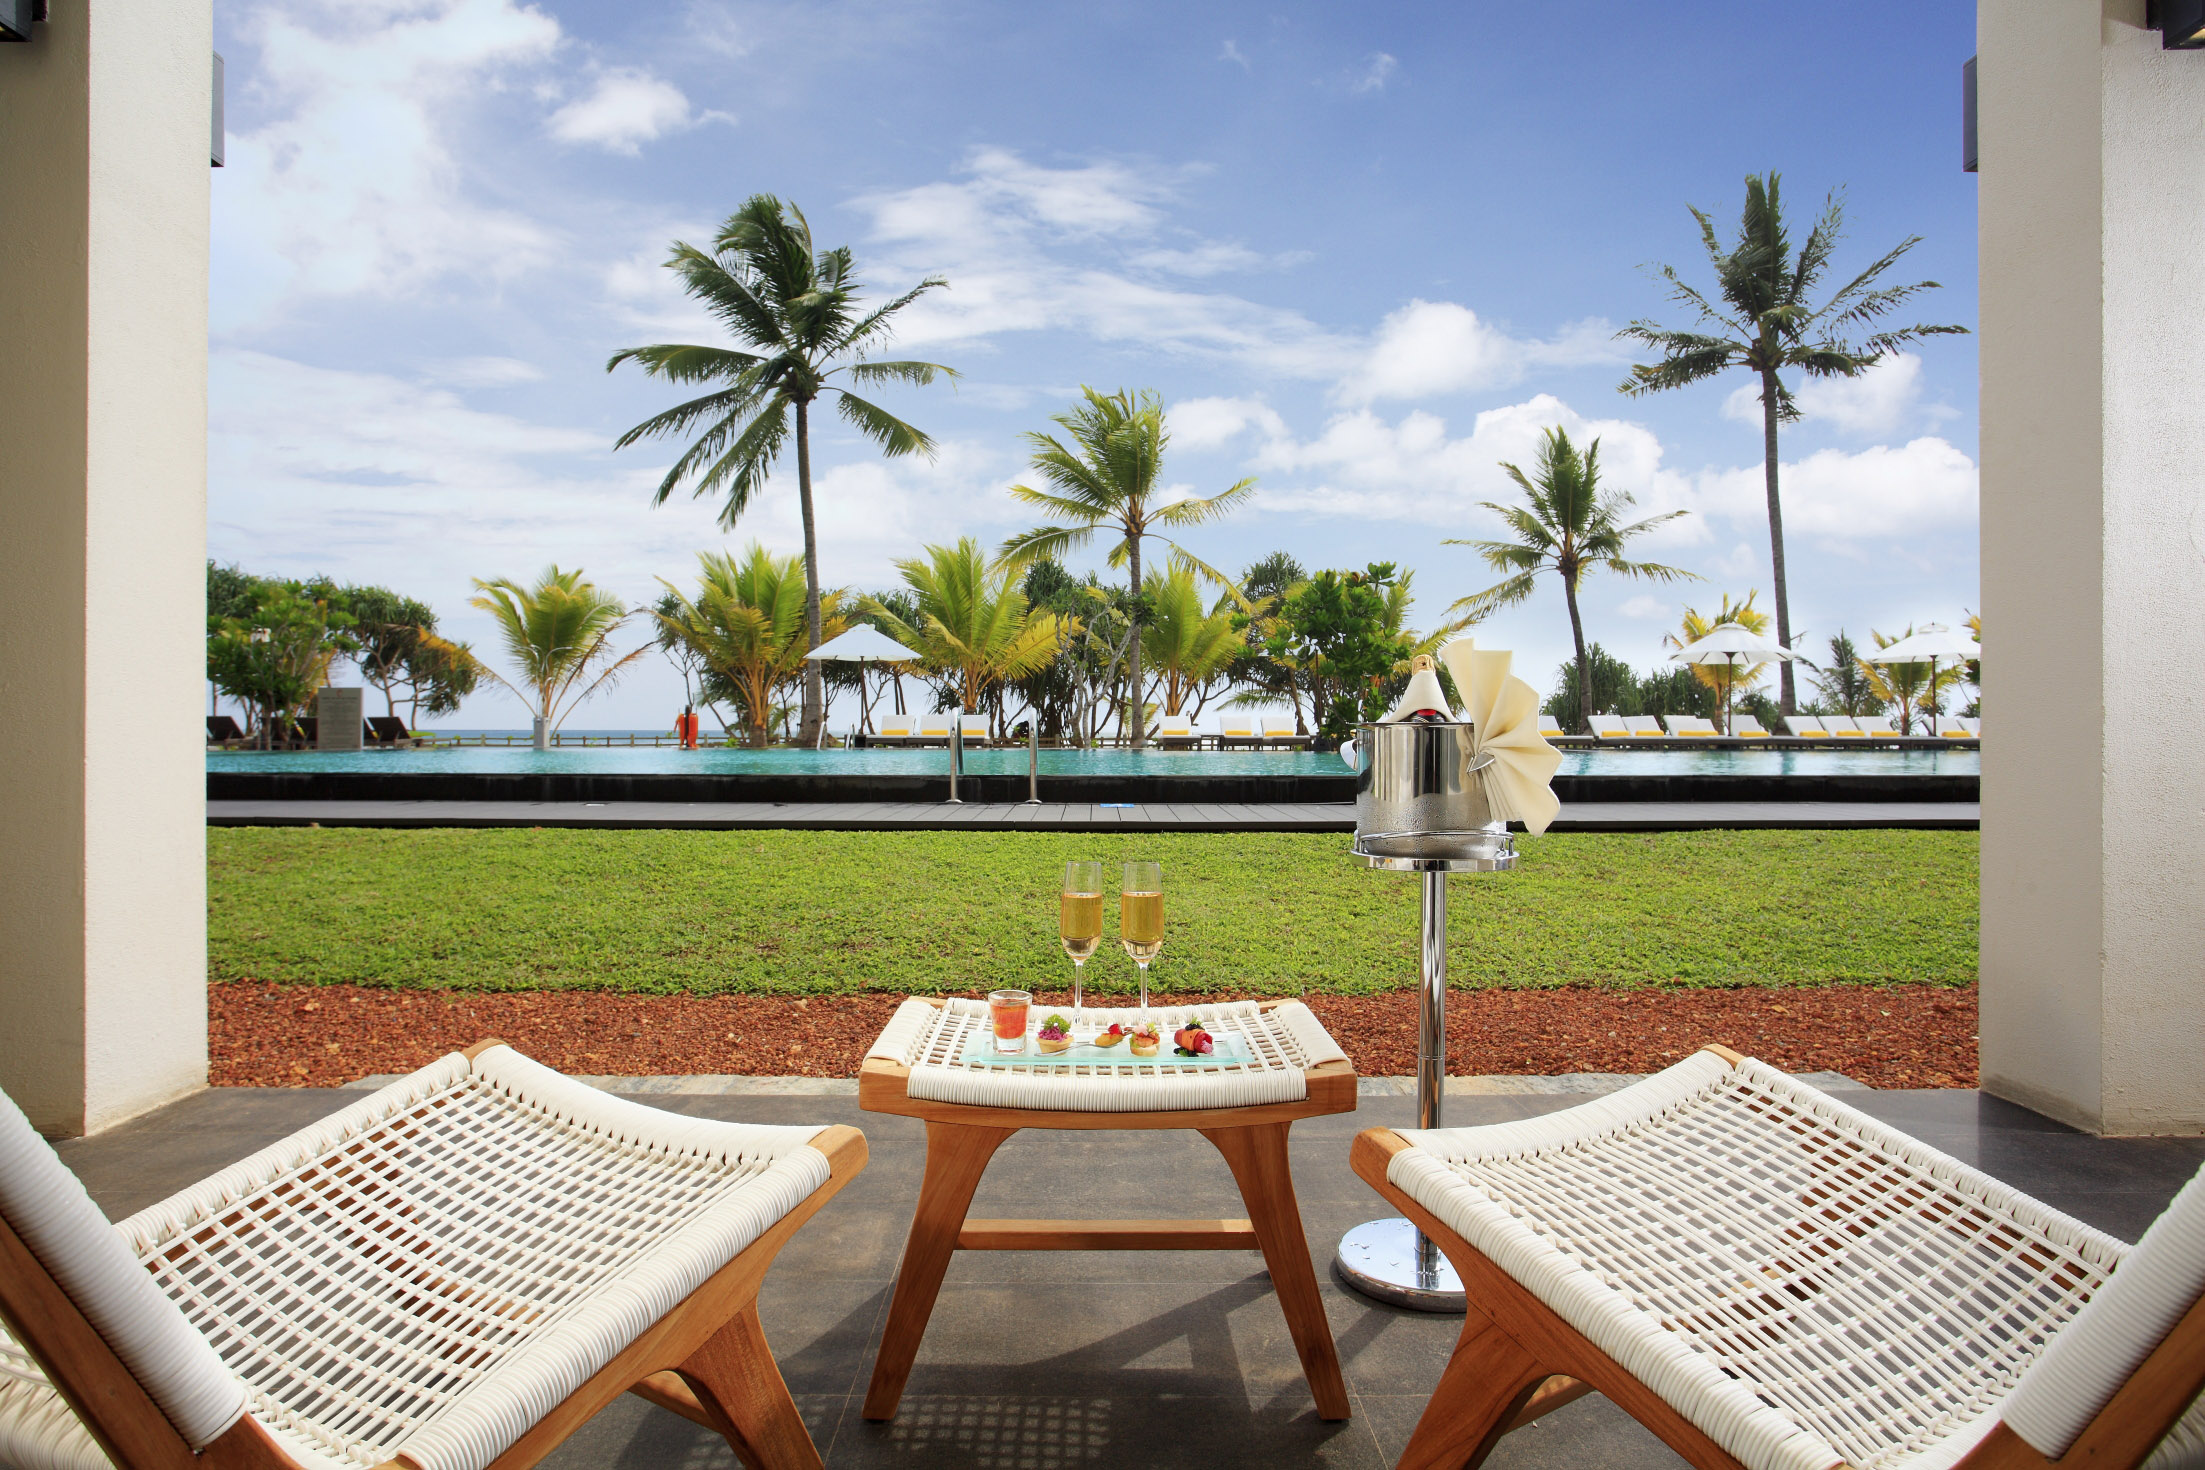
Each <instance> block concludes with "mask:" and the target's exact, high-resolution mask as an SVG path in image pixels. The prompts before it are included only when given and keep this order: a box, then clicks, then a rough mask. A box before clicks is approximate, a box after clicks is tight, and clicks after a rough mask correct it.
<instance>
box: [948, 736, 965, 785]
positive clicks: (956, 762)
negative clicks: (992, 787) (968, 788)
mask: <svg viewBox="0 0 2205 1470" xmlns="http://www.w3.org/2000/svg"><path fill="white" fill-rule="evenodd" d="M964 774H965V722H964V721H963V720H962V719H959V720H957V721H955V722H954V723H952V724H951V725H950V727H949V799H950V800H951V801H952V802H954V803H956V804H957V805H958V806H963V805H964V804H965V799H964V798H963V797H962V796H959V795H958V794H957V781H958V778H959V777H961V776H963V775H964Z"/></svg>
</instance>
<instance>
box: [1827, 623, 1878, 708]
mask: <svg viewBox="0 0 2205 1470" xmlns="http://www.w3.org/2000/svg"><path fill="white" fill-rule="evenodd" d="M1867 668H1868V665H1866V664H1864V663H1862V662H1861V661H1860V650H1859V649H1857V648H1855V647H1854V646H1853V640H1852V639H1850V638H1848V637H1846V636H1845V632H1844V630H1843V629H1840V630H1839V631H1838V634H1837V636H1836V637H1834V638H1832V639H1831V640H1830V661H1829V663H1828V664H1826V665H1824V666H1823V667H1822V668H1821V669H1819V670H1817V671H1816V673H1815V677H1814V686H1815V702H1816V703H1818V704H1820V705H1821V706H1822V710H1821V711H1820V712H1821V713H1823V714H1826V715H1844V716H1845V717H1846V718H1848V719H1854V720H1857V719H1859V718H1860V717H1861V716H1862V715H1880V714H1882V713H1883V706H1884V702H1883V699H1882V697H1881V696H1880V695H1878V694H1877V693H1876V691H1875V688H1874V687H1873V686H1872V685H1871V684H1870V683H1869V677H1868V674H1867V673H1866V670H1867Z"/></svg>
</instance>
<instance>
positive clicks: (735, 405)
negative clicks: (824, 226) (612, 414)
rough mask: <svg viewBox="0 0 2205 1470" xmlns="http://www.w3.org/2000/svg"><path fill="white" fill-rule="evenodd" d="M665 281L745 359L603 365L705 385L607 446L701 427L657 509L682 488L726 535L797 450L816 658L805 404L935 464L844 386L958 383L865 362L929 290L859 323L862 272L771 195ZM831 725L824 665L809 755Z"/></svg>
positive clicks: (814, 672)
mask: <svg viewBox="0 0 2205 1470" xmlns="http://www.w3.org/2000/svg"><path fill="white" fill-rule="evenodd" d="M666 265H667V268H668V269H670V270H672V271H673V272H674V273H675V274H676V275H678V276H680V277H681V284H682V289H683V290H684V291H686V292H688V293H689V294H690V295H691V296H693V297H695V298H696V299H697V300H698V301H700V302H702V303H703V304H704V306H705V309H706V310H708V311H710V312H711V313H712V315H713V316H714V317H715V318H717V319H718V320H719V322H720V323H721V324H722V325H723V326H725V327H726V328H727V330H728V332H729V334H730V335H732V336H733V337H734V338H735V340H736V341H737V342H739V343H741V344H743V346H744V347H746V348H748V349H751V350H748V351H740V350H737V349H734V348H728V347H690V346H682V345H680V344H676V343H661V344H659V345H657V346H653V347H628V348H623V349H622V350H621V351H619V352H616V353H614V354H613V355H612V359H611V361H609V362H607V363H606V364H605V371H606V372H608V373H609V372H611V371H612V370H613V369H614V368H617V367H619V366H620V365H621V364H622V363H623V362H629V361H634V362H637V363H640V364H641V365H642V367H643V370H644V372H646V373H648V374H649V375H650V376H652V377H654V378H663V379H665V380H666V381H667V382H670V383H678V384H682V385H685V386H687V385H692V384H709V385H711V389H710V391H709V392H706V393H704V394H703V395H702V396H700V397H697V398H692V399H690V400H689V401H688V402H687V403H682V404H678V405H676V406H675V407H673V408H670V409H668V410H666V412H664V413H662V414H659V415H657V416H655V417H653V418H648V419H645V420H644V421H643V422H642V423H640V424H637V425H636V426H635V427H634V428H632V429H630V430H629V431H628V432H627V433H625V434H622V435H621V436H620V437H619V438H618V439H617V440H615V441H614V443H613V447H614V448H615V449H625V448H627V447H628V446H629V445H631V444H634V443H636V442H637V441H639V440H643V439H655V438H661V437H669V436H674V435H683V434H688V433H690V432H692V431H695V430H697V429H699V428H700V427H701V429H702V432H701V433H699V434H698V435H697V438H696V440H695V442H694V443H692V444H691V445H690V446H689V447H688V448H687V449H686V450H684V451H682V454H681V457H680V458H679V459H676V460H675V461H674V465H673V468H671V469H669V470H668V471H667V472H666V477H665V478H664V479H662V480H660V481H659V485H658V493H657V495H656V496H655V497H654V498H653V500H652V502H651V503H652V504H654V505H663V504H665V503H666V498H667V497H668V496H669V495H672V494H673V493H674V491H675V490H676V489H678V488H680V486H681V485H683V484H684V483H688V484H689V485H690V487H691V490H692V492H693V493H694V494H696V495H698V496H707V495H724V496H725V499H724V500H722V502H721V504H720V524H721V525H723V526H726V527H728V528H729V529H733V528H734V525H735V522H736V520H737V519H738V518H740V517H741V515H742V513H743V512H744V511H745V510H746V509H748V508H749V506H750V502H751V498H752V497H753V496H755V495H756V494H757V493H758V491H759V489H760V488H762V487H763V486H764V485H765V483H766V479H767V476H768V475H769V474H771V472H772V470H773V465H774V462H775V461H776V460H777V459H779V458H780V455H781V451H782V450H783V449H784V448H786V447H788V445H789V442H790V440H791V439H792V438H793V439H794V441H795V446H796V495H797V501H798V505H799V507H800V509H801V510H802V512H803V520H804V617H805V623H806V627H807V629H808V631H809V634H810V637H811V646H810V647H808V648H806V649H805V650H804V651H805V652H806V653H809V652H811V650H812V648H817V647H818V646H819V645H820V643H821V642H822V641H824V636H825V635H824V634H823V632H822V629H821V614H820V602H819V598H820V593H819V537H818V534H817V531H816V528H815V526H814V523H813V515H812V447H811V410H812V404H813V403H814V402H816V401H817V400H818V399H819V398H820V396H821V395H822V394H832V395H834V403H835V412H836V413H838V414H840V415H841V416H842V418H843V421H844V422H845V423H848V424H849V425H850V426H851V427H852V428H854V429H856V430H857V431H858V432H859V433H860V434H862V435H864V436H865V437H866V438H867V439H870V440H872V441H873V443H874V444H875V445H876V446H877V447H878V448H879V449H880V452H881V453H883V454H885V455H887V456H889V457H890V458H895V457H897V456H899V455H905V454H925V455H928V456H931V455H932V454H933V453H934V441H933V440H932V439H930V438H928V437H927V436H926V435H925V434H924V433H921V432H920V431H919V430H918V429H915V428H913V427H912V426H911V425H909V424H907V423H905V422H904V421H903V420H902V419H899V418H897V417H896V416H895V415H894V414H892V413H890V412H889V411H888V410H887V409H885V408H882V407H881V406H880V405H879V404H877V403H874V402H872V401H871V400H869V399H865V398H860V397H858V396H857V395H856V394H855V393H852V392H851V391H850V390H849V389H848V388H847V387H845V386H843V385H842V384H838V383H835V382H832V381H831V379H833V378H835V377H836V376H838V375H839V376H841V377H842V379H843V383H856V384H860V385H886V384H891V383H912V384H917V385H919V386H921V387H924V386H925V385H927V384H929V383H932V382H933V381H934V380H935V379H936V378H937V377H949V378H954V377H956V376H957V374H956V373H955V372H954V371H953V370H951V369H949V368H946V367H943V366H942V365H941V364H940V363H936V362H881V361H877V360H874V359H872V358H870V357H869V356H868V354H869V353H872V352H874V351H877V350H878V349H879V348H880V347H881V346H883V345H884V344H885V342H886V341H887V338H888V336H889V333H890V330H891V328H892V325H893V322H894V318H895V315H896V313H897V312H899V311H902V310H903V309H904V308H905V307H907V306H909V305H910V304H911V303H912V302H914V301H916V300H918V298H919V297H920V296H921V295H923V294H925V293H926V292H928V291H931V290H933V289H934V288H935V287H937V286H947V285H948V284H949V283H948V282H947V281H944V280H943V279H941V278H940V277H939V276H929V277H927V279H925V280H923V281H921V282H919V284H918V285H916V286H914V287H912V288H911V289H910V290H908V291H906V292H904V293H903V294H902V295H900V296H897V297H895V298H894V299H892V300H890V301H887V302H885V303H883V304H882V305H879V306H876V307H874V308H872V309H871V310H870V311H865V310H862V309H861V307H860V303H859V299H858V289H859V285H858V280H857V275H856V271H857V265H856V262H855V260H854V259H853V258H852V256H851V254H850V252H849V250H848V248H847V247H842V246H838V247H836V248H835V249H833V250H816V251H815V250H814V249H813V247H812V230H811V226H810V225H809V224H807V223H806V222H805V219H804V214H803V211H802V210H800V209H798V208H797V207H796V206H795V205H793V204H786V203H784V202H782V201H781V200H779V199H776V198H774V197H773V196H772V195H771V194H755V195H753V196H751V199H750V201H749V202H748V203H746V204H745V205H744V206H743V207H742V208H741V209H738V210H737V211H735V213H733V214H731V215H729V216H728V218H727V223H725V224H724V225H722V226H721V227H720V233H719V237H718V239H716V240H715V241H714V242H713V246H712V250H711V251H710V253H707V252H705V251H702V250H699V249H697V248H696V247H694V246H691V245H686V244H683V243H682V242H680V241H678V240H677V241H676V242H674V250H673V254H672V255H671V256H669V257H668V258H667V261H666ZM824 717H825V704H824V701H823V699H822V697H821V683H820V676H819V666H818V665H817V664H808V665H806V667H805V673H804V716H803V727H802V729H801V730H800V731H799V732H798V739H799V740H800V741H802V742H803V743H806V744H809V743H810V742H811V740H812V738H813V736H814V735H815V734H816V733H817V732H818V728H819V722H820V720H821V719H822V718H824Z"/></svg>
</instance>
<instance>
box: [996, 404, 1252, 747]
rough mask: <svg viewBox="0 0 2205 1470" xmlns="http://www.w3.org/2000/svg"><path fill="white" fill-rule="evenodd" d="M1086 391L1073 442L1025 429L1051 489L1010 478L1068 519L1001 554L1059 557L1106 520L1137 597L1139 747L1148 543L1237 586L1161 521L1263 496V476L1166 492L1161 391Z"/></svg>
mask: <svg viewBox="0 0 2205 1470" xmlns="http://www.w3.org/2000/svg"><path fill="white" fill-rule="evenodd" d="M1080 391H1081V392H1082V393H1083V394H1085V395H1086V399H1087V401H1086V402H1085V403H1084V404H1082V405H1080V406H1079V407H1077V408H1074V409H1073V410H1072V411H1071V412H1070V413H1064V414H1059V415H1057V417H1056V419H1055V422H1056V424H1057V425H1058V426H1060V427H1061V428H1062V429H1063V430H1064V431H1065V433H1066V435H1067V436H1069V438H1070V440H1071V443H1069V444H1066V443H1065V442H1063V441H1062V440H1060V439H1058V438H1057V437H1056V435H1054V434H1050V433H1046V432H1041V431H1038V430H1037V431H1036V432H1034V433H1031V434H1028V435H1027V436H1026V442H1027V443H1029V444H1031V445H1032V446H1033V448H1034V461H1033V467H1034V469H1035V471H1036V472H1037V473H1038V474H1039V477H1040V478H1041V479H1042V480H1043V481H1044V482H1045V483H1046V484H1047V485H1048V486H1049V488H1048V489H1047V490H1037V489H1035V488H1034V487H1032V486H1030V485H1013V486H1011V494H1013V495H1015V496H1017V497H1018V498H1019V499H1020V500H1023V501H1025V502H1026V503H1027V504H1028V505H1037V506H1039V507H1041V509H1042V511H1043V512H1044V513H1046V514H1047V515H1048V517H1049V518H1050V519H1051V520H1053V521H1057V522H1059V523H1060V524H1058V525H1054V526H1040V527H1037V528H1035V529H1034V530H1031V531H1026V532H1023V533H1022V534H1020V535H1017V536H1013V537H1012V538H1011V539H1010V540H1008V541H1006V542H1004V543H1003V547H1002V551H1001V557H1002V560H1003V562H1004V564H1005V565H1007V566H1019V567H1023V566H1025V565H1027V564H1028V563H1030V562H1035V561H1040V560H1042V559H1044V558H1047V559H1048V560H1051V561H1061V560H1063V558H1064V554H1065V553H1066V552H1068V551H1071V550H1073V549H1075V548H1077V547H1081V546H1085V545H1087V543H1088V542H1090V541H1092V540H1093V539H1094V537H1095V533H1096V532H1097V531H1099V530H1102V529H1104V528H1106V527H1107V528H1108V529H1109V530H1110V532H1111V533H1112V534H1114V535H1116V536H1117V537H1118V538H1119V539H1118V542H1117V544H1116V545H1114V546H1112V547H1111V548H1110V565H1112V566H1114V567H1125V568H1126V569H1127V570H1126V588H1127V590H1128V591H1130V592H1131V593H1132V595H1133V598H1134V605H1133V618H1134V629H1135V634H1134V638H1133V642H1132V647H1131V650H1130V652H1129V654H1128V658H1129V661H1130V664H1131V667H1130V670H1129V673H1128V679H1127V687H1128V688H1130V689H1131V690H1133V691H1134V693H1133V698H1132V700H1131V703H1132V706H1133V708H1132V716H1133V747H1134V749H1136V750H1138V749H1140V748H1141V747H1142V746H1143V745H1145V744H1146V743H1147V741H1148V727H1147V721H1146V718H1145V714H1144V711H1143V709H1142V707H1141V698H1140V690H1141V687H1142V686H1141V639H1140V636H1139V629H1140V626H1141V608H1140V595H1141V542H1142V541H1143V540H1144V539H1146V538H1150V537H1153V538H1154V539H1156V540H1158V541H1161V542H1163V543H1164V544H1165V545H1166V546H1169V547H1170V548H1171V549H1172V550H1173V551H1174V552H1175V553H1177V554H1178V555H1179V556H1181V557H1183V558H1185V561H1186V564H1187V565H1188V566H1191V567H1193V568H1194V569H1195V570H1196V571H1198V572H1200V573H1202V575H1204V576H1206V577H1208V578H1210V579H1211V580H1212V581H1215V582H1218V583H1221V584H1223V585H1225V586H1228V587H1229V586H1231V585H1232V584H1231V583H1230V581H1228V580H1227V578H1226V577H1225V575H1224V574H1223V573H1221V572H1219V571H1218V570H1216V569H1215V568H1214V567H1211V566H1209V565H1208V564H1207V563H1205V562H1201V561H1198V560H1196V559H1195V558H1194V557H1193V556H1192V555H1191V554H1190V553H1189V552H1188V551H1187V549H1186V548H1185V547H1183V546H1181V545H1180V544H1179V543H1178V542H1176V541H1174V540H1172V539H1171V538H1170V537H1169V536H1166V535H1164V534H1163V533H1162V532H1161V531H1159V530H1157V529H1156V528H1157V527H1168V528H1170V529H1173V530H1177V529H1179V528H1181V527H1184V526H1198V525H1200V524H1202V523H1203V522H1204V521H1212V520H1216V519H1217V518H1218V517H1219V516H1222V515H1225V514H1226V513H1227V512H1229V511H1232V510H1234V509H1236V508H1238V507H1239V506H1240V505H1242V504H1244V503H1245V502H1246V501H1247V499H1248V497H1249V496H1251V495H1253V494H1255V490H1256V482H1255V479H1254V477H1253V476H1251V477H1249V478H1248V479H1245V480H1242V481H1241V482H1240V483H1239V484H1237V485H1234V486H1232V487H1231V488H1229V489H1226V490H1222V491H1220V492H1218V493H1217V494H1215V495H1212V496H1210V497H1209V498H1208V499H1206V500H1204V499H1196V498H1193V497H1189V498H1188V499H1185V500H1173V501H1160V500H1158V498H1157V495H1158V490H1159V487H1158V484H1157V479H1158V476H1159V474H1160V473H1161V472H1162V470H1163V465H1164V447H1165V446H1166V445H1167V444H1169V443H1170V442H1171V436H1170V435H1169V434H1168V433H1166V432H1165V430H1164V404H1163V400H1161V399H1160V398H1158V397H1157V396H1156V395H1155V394H1154V393H1142V394H1140V395H1138V396H1136V395H1135V394H1134V393H1133V392H1132V391H1131V390H1129V389H1120V390H1119V391H1118V392H1116V393H1108V394H1105V393H1098V392H1096V391H1095V390H1094V389H1093V388H1082V389H1081V390H1080Z"/></svg>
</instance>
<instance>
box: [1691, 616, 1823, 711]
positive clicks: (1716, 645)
mask: <svg viewBox="0 0 2205 1470" xmlns="http://www.w3.org/2000/svg"><path fill="white" fill-rule="evenodd" d="M1798 656H1799V655H1798V654H1795V653H1793V652H1792V651H1791V650H1790V649H1788V648H1786V647H1785V646H1784V645H1783V644H1781V643H1779V642H1777V641H1776V640H1775V639H1774V638H1771V637H1769V636H1768V635H1767V634H1765V633H1756V632H1754V631H1753V630H1752V629H1751V628H1748V627H1745V626H1744V625H1743V624H1739V623H1717V624H1716V625H1715V626H1714V627H1712V628H1710V629H1708V630H1707V633H1706V634H1705V635H1704V636H1702V637H1699V638H1695V639H1693V640H1692V641H1691V642H1690V643H1687V644H1686V645H1685V646H1684V647H1682V648H1680V649H1678V650H1677V651H1676V652H1675V653H1672V654H1670V655H1669V659H1670V661H1671V662H1672V663H1680V664H1717V665H1720V666H1721V667H1722V668H1723V669H1724V670H1725V673H1724V675H1723V733H1724V734H1725V735H1728V734H1729V733H1730V686H1731V682H1732V680H1734V679H1735V678H1736V677H1737V673H1738V670H1740V669H1742V668H1751V667H1753V665H1755V664H1765V663H1774V662H1777V661H1778V660H1782V661H1784V662H1787V663H1788V662H1790V661H1791V660H1792V659H1795V658H1797V657H1798Z"/></svg>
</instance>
